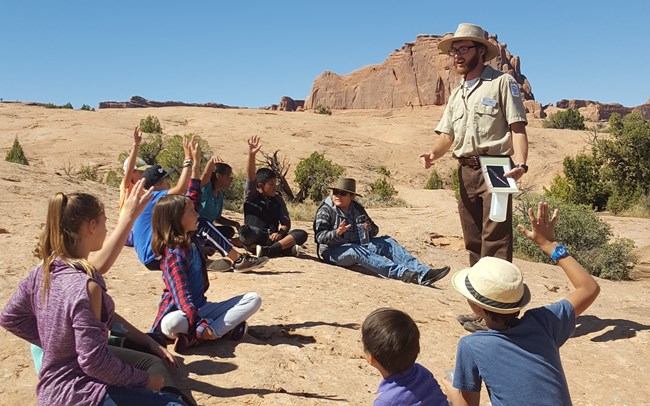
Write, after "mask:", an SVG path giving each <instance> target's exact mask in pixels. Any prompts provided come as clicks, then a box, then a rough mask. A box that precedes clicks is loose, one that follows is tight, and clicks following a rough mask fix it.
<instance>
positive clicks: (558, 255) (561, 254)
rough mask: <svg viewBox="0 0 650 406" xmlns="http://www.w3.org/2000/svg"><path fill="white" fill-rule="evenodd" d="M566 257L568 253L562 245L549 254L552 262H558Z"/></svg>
mask: <svg viewBox="0 0 650 406" xmlns="http://www.w3.org/2000/svg"><path fill="white" fill-rule="evenodd" d="M568 256H569V251H567V249H566V247H565V246H564V245H558V246H556V247H555V249H554V250H553V253H552V254H551V259H552V260H553V261H559V260H560V259H562V258H566V257H568Z"/></svg>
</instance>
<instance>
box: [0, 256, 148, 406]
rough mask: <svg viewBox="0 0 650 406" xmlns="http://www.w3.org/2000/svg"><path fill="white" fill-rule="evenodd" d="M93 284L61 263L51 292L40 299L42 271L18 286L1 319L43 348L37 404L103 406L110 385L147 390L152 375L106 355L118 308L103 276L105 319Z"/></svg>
mask: <svg viewBox="0 0 650 406" xmlns="http://www.w3.org/2000/svg"><path fill="white" fill-rule="evenodd" d="M90 279H91V277H89V276H88V275H87V274H86V273H85V272H84V271H83V270H79V269H76V268H73V267H71V266H70V265H68V264H66V263H64V262H63V261H62V260H60V259H57V260H56V261H55V262H54V263H53V265H52V271H51V274H50V290H49V293H48V295H47V296H46V298H45V300H43V299H42V283H43V269H42V266H38V267H37V268H36V269H34V270H32V271H31V272H30V273H29V275H27V277H26V278H25V279H23V280H22V281H21V282H20V284H19V285H18V290H17V291H16V293H14V295H13V296H12V297H11V299H10V300H9V302H8V303H7V305H6V306H5V308H4V309H3V310H2V314H1V315H0V326H2V327H4V328H5V329H7V330H8V331H9V332H11V333H13V334H15V335H17V336H18V337H20V338H23V339H25V340H27V341H29V342H30V343H32V344H35V345H38V346H39V347H41V348H42V349H43V364H42V367H41V370H40V372H39V374H38V377H39V383H38V385H37V387H36V396H37V398H38V404H39V405H88V406H91V405H93V406H94V405H99V404H101V403H102V402H103V399H104V396H105V394H106V386H107V385H110V386H145V385H146V384H147V379H148V374H147V373H146V372H145V371H142V370H139V369H136V368H133V367H131V366H129V365H127V364H125V363H124V362H123V361H122V360H120V359H119V358H117V357H115V356H114V355H112V354H111V353H110V352H109V350H108V341H107V337H108V326H109V325H110V322H111V319H112V318H113V314H114V313H115V305H114V304H113V299H111V297H110V296H109V295H108V294H107V293H106V284H105V283H104V279H103V278H102V277H101V275H99V274H96V275H95V276H94V278H92V279H93V280H95V281H96V282H97V283H98V284H99V285H100V286H101V287H102V288H103V293H102V320H101V321H98V320H97V319H96V318H95V316H94V314H93V312H92V308H91V306H90V300H89V298H88V290H87V284H88V281H89V280H90Z"/></svg>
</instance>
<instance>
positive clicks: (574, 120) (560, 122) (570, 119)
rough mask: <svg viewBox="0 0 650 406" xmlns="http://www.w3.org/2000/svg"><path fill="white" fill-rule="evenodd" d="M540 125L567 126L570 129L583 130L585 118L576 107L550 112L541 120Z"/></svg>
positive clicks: (545, 126) (551, 126)
mask: <svg viewBox="0 0 650 406" xmlns="http://www.w3.org/2000/svg"><path fill="white" fill-rule="evenodd" d="M542 125H543V126H544V128H568V129H571V130H584V129H586V128H587V127H586V126H585V119H584V117H582V115H581V114H580V112H579V111H578V109H567V110H564V111H558V112H557V113H555V114H551V115H550V116H549V117H548V118H546V119H544V121H542Z"/></svg>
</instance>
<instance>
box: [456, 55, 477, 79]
mask: <svg viewBox="0 0 650 406" xmlns="http://www.w3.org/2000/svg"><path fill="white" fill-rule="evenodd" d="M477 65H478V52H475V53H474V56H473V57H472V58H471V59H470V60H465V65H464V66H458V65H456V73H458V74H460V75H466V74H468V73H469V72H471V71H473V70H474V68H476V66H477Z"/></svg>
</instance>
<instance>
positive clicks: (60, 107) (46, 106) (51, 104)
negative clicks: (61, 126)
mask: <svg viewBox="0 0 650 406" xmlns="http://www.w3.org/2000/svg"><path fill="white" fill-rule="evenodd" d="M43 107H45V108H46V109H70V110H72V109H74V107H72V104H71V103H70V102H67V103H66V104H64V105H62V106H59V105H56V104H53V103H47V104H45V105H43Z"/></svg>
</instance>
